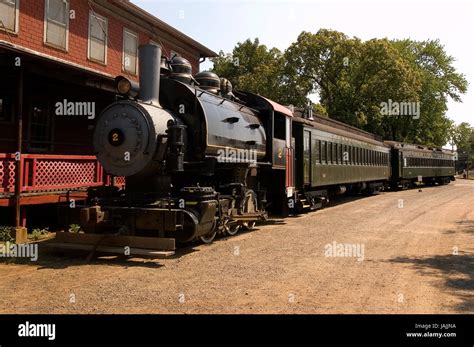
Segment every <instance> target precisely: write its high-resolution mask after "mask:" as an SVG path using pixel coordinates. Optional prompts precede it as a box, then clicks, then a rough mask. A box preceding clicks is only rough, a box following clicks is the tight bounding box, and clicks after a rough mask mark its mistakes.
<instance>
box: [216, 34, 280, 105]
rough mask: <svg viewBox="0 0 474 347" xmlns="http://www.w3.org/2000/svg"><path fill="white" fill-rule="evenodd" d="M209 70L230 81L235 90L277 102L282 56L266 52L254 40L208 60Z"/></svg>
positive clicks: (276, 51) (276, 52) (277, 52)
mask: <svg viewBox="0 0 474 347" xmlns="http://www.w3.org/2000/svg"><path fill="white" fill-rule="evenodd" d="M212 61H213V63H214V67H213V69H212V71H213V72H215V73H216V74H217V75H218V76H220V77H225V78H227V79H229V80H230V82H231V83H232V85H233V86H234V88H235V89H240V90H247V91H251V92H254V93H257V94H261V95H264V96H266V97H268V98H272V99H275V100H278V99H280V97H281V95H282V94H281V93H282V92H281V90H280V89H279V88H278V87H279V85H280V82H281V81H280V77H281V65H282V54H281V52H280V51H279V50H278V49H276V48H272V49H270V50H269V49H268V48H267V47H266V46H265V45H261V44H260V43H259V40H258V39H255V40H254V41H253V42H252V41H251V40H250V39H248V40H246V41H245V42H243V43H240V42H239V43H238V44H237V45H236V46H235V48H234V50H233V51H232V54H227V55H225V54H224V52H222V51H221V52H220V53H219V57H217V58H214V59H212Z"/></svg>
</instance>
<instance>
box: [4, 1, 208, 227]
mask: <svg viewBox="0 0 474 347" xmlns="http://www.w3.org/2000/svg"><path fill="white" fill-rule="evenodd" d="M146 43H152V44H158V45H160V46H161V47H162V50H163V53H164V54H165V55H167V56H168V57H169V56H170V55H172V54H179V55H182V56H183V57H185V58H186V59H188V60H189V61H190V62H191V64H192V67H193V73H196V72H198V71H199V64H200V62H202V61H203V60H204V59H205V58H208V57H213V56H216V53H215V52H213V51H211V50H210V49H208V48H206V47H204V46H203V45H202V44H200V43H198V42H196V41H195V40H193V39H191V38H190V37H188V36H186V35H185V34H183V33H181V32H179V31H178V30H176V29H174V28H173V27H171V26H169V25H168V24H166V23H164V22H163V21H161V20H159V19H158V18H156V17H154V16H153V15H151V14H149V13H147V12H146V11H144V10H143V9H141V8H139V7H137V6H136V5H134V4H132V3H130V2H129V1H126V0H122V1H120V0H34V1H33V0H0V78H1V81H2V83H1V84H0V224H2V223H3V224H5V223H8V224H17V226H20V225H21V224H23V225H25V223H27V221H26V216H27V212H28V213H30V212H31V211H32V210H34V209H32V208H31V206H35V205H42V204H51V203H57V202H58V201H60V200H61V199H62V198H63V197H64V194H65V193H66V192H67V191H74V194H76V196H78V197H83V196H84V193H83V192H84V190H85V189H86V188H87V187H90V186H97V185H103V184H108V183H110V177H109V176H107V175H106V173H104V172H103V170H102V168H101V166H100V164H99V163H98V162H97V160H96V158H95V156H94V153H93V152H92V146H91V143H92V134H93V129H94V117H95V115H98V114H99V113H100V111H101V109H102V108H103V107H105V106H106V105H107V104H109V103H110V102H113V101H114V100H116V98H117V96H116V92H115V85H114V79H115V77H116V76H119V75H123V76H126V77H127V78H129V79H133V80H137V81H138V74H139V71H138V46H139V45H140V44H146ZM71 103H75V104H76V105H77V104H79V105H87V106H88V107H85V106H84V108H81V109H80V111H81V112H78V109H77V108H76V109H74V108H72V109H71V110H72V111H71V112H62V113H61V112H58V104H62V105H64V106H65V107H64V109H62V110H63V111H64V110H66V109H67V108H68V106H69V105H70V104H71ZM86 111H87V112H86Z"/></svg>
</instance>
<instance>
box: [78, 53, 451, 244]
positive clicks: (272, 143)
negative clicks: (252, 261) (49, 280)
mask: <svg viewBox="0 0 474 347" xmlns="http://www.w3.org/2000/svg"><path fill="white" fill-rule="evenodd" d="M139 64H140V72H141V73H140V84H139V86H138V85H136V84H135V83H134V82H132V81H129V80H128V79H126V78H124V77H118V78H117V90H118V92H119V93H120V94H121V95H123V96H124V97H123V99H122V100H119V101H117V102H115V103H113V104H111V105H110V106H108V107H107V108H106V109H105V110H104V111H103V112H102V114H101V115H100V117H99V118H98V120H97V124H96V127H95V133H94V148H95V151H96V155H97V157H98V159H99V161H100V162H101V164H102V165H103V167H104V169H105V170H106V171H107V172H108V173H110V174H112V175H115V176H125V177H126V188H125V189H124V190H119V189H118V188H115V187H100V188H92V189H90V190H89V194H88V201H87V205H86V206H82V207H80V224H81V227H82V229H83V230H84V231H85V232H87V233H94V234H116V235H130V236H146V237H155V238H170V239H174V240H176V241H177V242H189V241H191V240H195V239H200V240H201V241H202V242H205V243H210V242H212V241H213V239H214V238H215V236H216V235H217V234H220V233H221V234H227V235H235V234H236V233H237V232H238V231H239V230H241V229H252V228H254V226H255V223H256V222H259V221H265V220H266V219H267V211H268V210H273V211H277V212H279V213H282V214H283V215H288V214H290V213H301V212H304V211H307V210H313V209H317V208H319V207H322V206H324V205H325V204H327V203H328V201H329V197H330V196H331V195H332V194H342V193H344V192H345V191H347V190H352V191H357V192H367V193H377V192H378V191H380V190H382V189H384V188H387V187H392V188H396V187H402V188H403V187H407V186H408V185H410V184H412V182H414V181H416V180H418V176H422V180H423V181H425V182H426V183H430V184H433V183H436V182H438V183H441V184H445V183H448V182H449V181H450V180H453V179H454V177H453V176H454V154H453V153H451V152H449V151H444V150H439V149H433V148H431V149H429V148H425V147H422V146H412V145H405V144H400V143H389V142H383V141H382V140H381V139H379V138H377V137H376V136H375V135H373V134H369V133H366V132H364V131H362V130H359V129H356V128H353V127H350V126H348V125H345V124H343V123H340V122H336V121H333V120H330V119H327V118H321V117H317V116H312V115H311V112H310V111H309V114H306V115H300V116H298V115H297V112H293V110H290V109H289V108H287V107H284V106H282V105H280V104H278V103H276V102H274V101H272V100H269V99H267V98H265V97H263V96H260V95H257V94H254V93H250V92H244V91H234V90H233V89H232V85H231V83H230V82H229V81H228V80H226V79H224V78H219V77H218V76H217V75H215V74H214V73H211V72H201V73H198V74H197V75H195V76H192V74H191V71H192V70H191V65H190V64H189V62H188V61H187V60H186V59H184V58H181V57H179V56H175V57H173V58H172V59H171V61H169V62H168V61H166V59H164V58H162V56H161V49H160V48H159V47H158V46H155V45H144V46H141V47H140V63H139ZM422 164H423V165H422Z"/></svg>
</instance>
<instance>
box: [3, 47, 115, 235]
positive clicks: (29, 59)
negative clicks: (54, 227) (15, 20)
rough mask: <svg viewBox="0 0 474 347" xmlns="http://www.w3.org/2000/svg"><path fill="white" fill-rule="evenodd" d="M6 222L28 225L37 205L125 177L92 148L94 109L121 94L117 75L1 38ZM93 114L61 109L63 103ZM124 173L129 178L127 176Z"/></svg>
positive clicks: (79, 194)
mask: <svg viewBox="0 0 474 347" xmlns="http://www.w3.org/2000/svg"><path fill="white" fill-rule="evenodd" d="M0 75H1V76H2V82H3V83H1V84H0V225H7V226H15V227H26V226H29V222H28V213H29V212H30V211H31V210H32V208H34V207H35V206H40V205H45V204H57V203H59V202H61V201H62V202H65V201H67V199H68V197H69V198H74V199H75V200H81V199H82V200H83V199H85V197H86V191H87V189H88V188H89V187H97V186H101V185H109V184H115V183H116V184H117V185H120V184H121V180H120V179H118V180H117V179H113V178H112V177H110V176H108V175H107V174H106V173H105V172H104V170H103V168H102V166H101V165H100V164H99V163H98V162H97V159H96V157H95V155H94V153H93V149H92V136H93V131H94V124H95V116H98V115H99V114H100V112H101V111H102V109H103V108H104V107H105V106H107V105H108V104H110V103H111V102H113V101H115V100H116V98H117V96H116V93H115V90H114V78H113V76H107V75H104V74H102V73H98V72H95V71H92V70H90V69H85V68H81V67H79V66H75V65H74V64H69V63H68V62H66V61H60V60H57V59H54V58H52V57H44V56H41V55H37V54H35V52H30V51H27V50H25V49H22V48H20V47H15V46H14V45H7V44H4V43H2V44H0ZM66 101H71V102H78V103H88V104H91V105H93V109H94V111H95V112H94V114H93V115H92V116H91V114H88V115H87V114H70V113H69V114H59V113H58V112H57V105H58V103H64V102H66ZM122 181H123V180H122Z"/></svg>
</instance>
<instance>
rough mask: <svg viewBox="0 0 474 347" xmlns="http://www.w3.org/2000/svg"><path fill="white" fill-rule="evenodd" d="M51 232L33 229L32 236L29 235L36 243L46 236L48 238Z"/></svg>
mask: <svg viewBox="0 0 474 347" xmlns="http://www.w3.org/2000/svg"><path fill="white" fill-rule="evenodd" d="M48 233H49V230H48V228H45V229H33V230H32V232H31V234H30V235H28V238H29V239H31V240H34V241H37V240H40V239H42V238H44V237H45V236H48Z"/></svg>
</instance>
